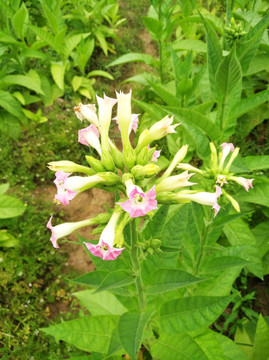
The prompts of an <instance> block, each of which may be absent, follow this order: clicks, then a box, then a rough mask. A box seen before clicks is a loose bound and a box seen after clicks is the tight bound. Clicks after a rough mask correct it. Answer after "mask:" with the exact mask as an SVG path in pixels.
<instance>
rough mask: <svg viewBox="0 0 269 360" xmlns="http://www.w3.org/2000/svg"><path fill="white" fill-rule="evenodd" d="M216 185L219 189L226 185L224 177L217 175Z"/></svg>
mask: <svg viewBox="0 0 269 360" xmlns="http://www.w3.org/2000/svg"><path fill="white" fill-rule="evenodd" d="M216 184H220V187H222V186H223V185H224V184H228V181H226V178H225V175H218V178H217V181H216Z"/></svg>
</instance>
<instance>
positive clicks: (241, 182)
mask: <svg viewBox="0 0 269 360" xmlns="http://www.w3.org/2000/svg"><path fill="white" fill-rule="evenodd" d="M229 178H230V179H231V180H233V181H235V182H237V184H239V185H241V186H244V188H245V189H246V191H248V190H249V188H250V187H251V188H252V189H253V185H252V182H253V181H254V180H255V179H245V178H243V177H241V176H239V177H238V176H230V177H229Z"/></svg>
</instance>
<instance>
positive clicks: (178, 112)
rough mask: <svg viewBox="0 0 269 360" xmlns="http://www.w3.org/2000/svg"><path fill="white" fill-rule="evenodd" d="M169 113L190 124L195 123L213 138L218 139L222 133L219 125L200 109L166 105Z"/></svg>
mask: <svg viewBox="0 0 269 360" xmlns="http://www.w3.org/2000/svg"><path fill="white" fill-rule="evenodd" d="M165 109H167V111H168V113H169V114H171V115H172V114H174V115H175V117H176V119H178V121H182V124H183V125H184V122H187V123H188V125H190V126H191V124H195V125H196V126H197V127H198V128H199V129H200V130H201V131H202V132H204V133H206V134H207V135H208V136H209V137H210V138H211V139H212V140H216V139H218V138H219V137H220V136H221V134H220V130H219V127H218V126H217V125H215V124H214V123H213V121H212V120H211V119H210V118H209V117H207V116H206V115H202V114H201V113H200V112H198V111H194V110H189V109H183V108H179V107H165Z"/></svg>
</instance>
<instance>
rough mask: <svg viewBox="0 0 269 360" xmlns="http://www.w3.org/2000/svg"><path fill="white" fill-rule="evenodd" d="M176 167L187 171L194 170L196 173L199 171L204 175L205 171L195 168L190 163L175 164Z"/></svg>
mask: <svg viewBox="0 0 269 360" xmlns="http://www.w3.org/2000/svg"><path fill="white" fill-rule="evenodd" d="M177 169H183V170H189V171H194V172H196V173H199V174H201V175H204V173H205V171H203V170H200V169H197V168H196V167H194V166H192V165H190V164H183V163H181V164H178V165H177Z"/></svg>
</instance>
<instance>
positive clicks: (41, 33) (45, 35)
mask: <svg viewBox="0 0 269 360" xmlns="http://www.w3.org/2000/svg"><path fill="white" fill-rule="evenodd" d="M29 28H30V29H31V30H32V31H33V32H34V33H35V34H36V35H37V36H38V37H39V38H40V39H42V40H43V41H45V43H46V44H48V45H49V46H50V47H51V48H52V49H54V50H55V51H56V52H57V54H59V53H60V52H61V50H62V47H60V48H58V47H57V44H56V42H55V39H54V37H53V36H52V35H51V34H50V33H49V32H48V31H45V30H43V29H41V28H39V27H37V26H34V25H29Z"/></svg>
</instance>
